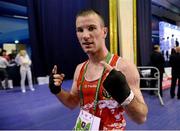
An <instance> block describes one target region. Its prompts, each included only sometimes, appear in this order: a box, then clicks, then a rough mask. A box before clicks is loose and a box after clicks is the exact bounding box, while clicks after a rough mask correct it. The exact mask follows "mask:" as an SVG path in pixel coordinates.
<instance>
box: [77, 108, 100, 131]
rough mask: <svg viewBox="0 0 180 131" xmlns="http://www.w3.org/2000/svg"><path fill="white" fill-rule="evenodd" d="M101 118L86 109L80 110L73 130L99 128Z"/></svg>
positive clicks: (85, 130)
mask: <svg viewBox="0 0 180 131" xmlns="http://www.w3.org/2000/svg"><path fill="white" fill-rule="evenodd" d="M100 120H101V118H99V117H97V116H94V115H93V114H90V113H89V112H87V111H84V110H80V113H79V116H78V118H77V120H76V125H75V127H74V130H81V131H91V130H99V126H100Z"/></svg>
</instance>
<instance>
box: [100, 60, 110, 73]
mask: <svg viewBox="0 0 180 131" xmlns="http://www.w3.org/2000/svg"><path fill="white" fill-rule="evenodd" d="M100 63H101V64H102V65H103V66H104V67H105V68H106V69H107V70H108V71H111V70H112V69H113V67H112V66H111V65H109V64H108V63H106V62H105V61H101V62H100Z"/></svg>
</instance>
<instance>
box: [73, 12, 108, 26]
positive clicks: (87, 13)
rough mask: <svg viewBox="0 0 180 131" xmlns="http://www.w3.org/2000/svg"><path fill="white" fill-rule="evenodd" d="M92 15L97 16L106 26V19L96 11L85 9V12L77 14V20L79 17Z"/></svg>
mask: <svg viewBox="0 0 180 131" xmlns="http://www.w3.org/2000/svg"><path fill="white" fill-rule="evenodd" d="M90 14H96V15H97V16H98V17H99V18H100V19H101V21H102V25H103V26H105V22H104V18H103V16H102V15H101V14H100V13H99V12H98V11H96V10H93V9H84V10H81V11H79V12H78V13H77V15H76V19H77V18H78V17H79V16H87V15H90Z"/></svg>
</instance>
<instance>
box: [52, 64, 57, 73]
mask: <svg viewBox="0 0 180 131" xmlns="http://www.w3.org/2000/svg"><path fill="white" fill-rule="evenodd" d="M52 73H53V74H57V65H54V68H53V69H52Z"/></svg>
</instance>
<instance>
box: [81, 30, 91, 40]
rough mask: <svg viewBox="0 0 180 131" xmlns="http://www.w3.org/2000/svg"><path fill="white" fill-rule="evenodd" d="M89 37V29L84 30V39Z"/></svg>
mask: <svg viewBox="0 0 180 131" xmlns="http://www.w3.org/2000/svg"><path fill="white" fill-rule="evenodd" d="M89 37H90V34H89V32H88V31H84V32H83V39H84V40H88V39H89Z"/></svg>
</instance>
